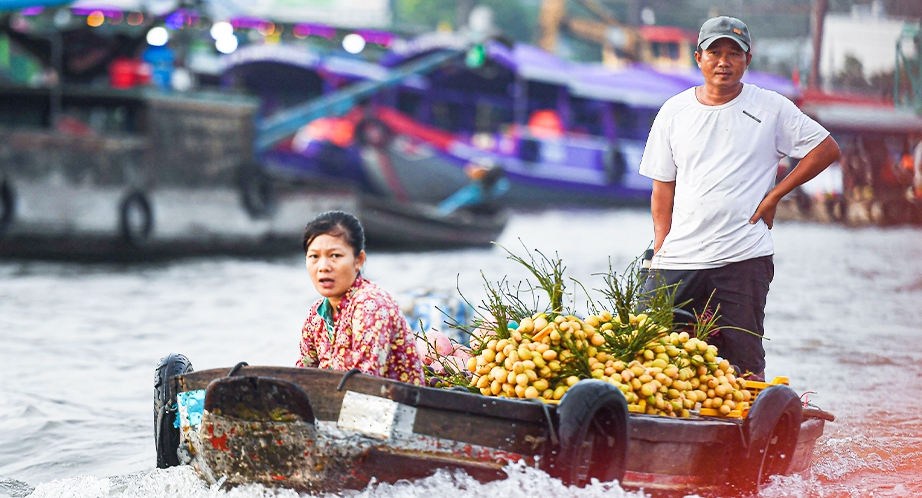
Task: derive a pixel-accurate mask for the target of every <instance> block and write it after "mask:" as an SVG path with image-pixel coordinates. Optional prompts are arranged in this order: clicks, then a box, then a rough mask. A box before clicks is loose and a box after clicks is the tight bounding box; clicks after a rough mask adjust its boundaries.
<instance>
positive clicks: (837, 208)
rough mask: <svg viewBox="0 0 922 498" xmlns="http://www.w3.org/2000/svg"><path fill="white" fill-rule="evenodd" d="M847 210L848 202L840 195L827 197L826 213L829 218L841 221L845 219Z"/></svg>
mask: <svg viewBox="0 0 922 498" xmlns="http://www.w3.org/2000/svg"><path fill="white" fill-rule="evenodd" d="M847 212H848V203H847V202H846V201H845V198H843V197H842V196H835V197H829V198H827V199H826V214H827V215H828V216H829V219H830V220H832V221H835V222H841V221H842V220H844V219H845V214H846V213H847Z"/></svg>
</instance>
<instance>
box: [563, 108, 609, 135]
mask: <svg viewBox="0 0 922 498" xmlns="http://www.w3.org/2000/svg"><path fill="white" fill-rule="evenodd" d="M571 105H572V112H573V114H572V122H571V123H572V124H571V126H570V131H571V132H573V133H580V134H583V135H594V136H604V135H605V126H604V122H603V120H602V113H603V112H608V111H607V107H608V103H607V102H598V101H592V100H585V99H572V101H571Z"/></svg>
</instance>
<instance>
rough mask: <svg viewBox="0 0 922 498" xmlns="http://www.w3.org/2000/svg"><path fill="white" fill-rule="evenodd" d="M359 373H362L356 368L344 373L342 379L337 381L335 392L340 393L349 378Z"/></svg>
mask: <svg viewBox="0 0 922 498" xmlns="http://www.w3.org/2000/svg"><path fill="white" fill-rule="evenodd" d="M360 373H362V371H361V370H359V369H358V368H353V369H352V370H349V371H348V372H346V373H345V374H344V375H343V379H342V380H341V381H339V385H338V386H336V390H337V391H342V390H343V388H344V387H346V381H347V380H349V377H352V376H353V375H355V374H360Z"/></svg>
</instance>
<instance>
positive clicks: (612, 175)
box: [605, 145, 627, 185]
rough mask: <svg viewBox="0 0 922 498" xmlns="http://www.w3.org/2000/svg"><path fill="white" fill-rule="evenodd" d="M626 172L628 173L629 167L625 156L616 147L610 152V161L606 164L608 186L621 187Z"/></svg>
mask: <svg viewBox="0 0 922 498" xmlns="http://www.w3.org/2000/svg"><path fill="white" fill-rule="evenodd" d="M625 171H627V165H626V161H625V160H624V154H623V153H622V152H621V149H620V148H619V147H618V146H617V145H615V146H614V147H613V148H612V150H611V152H609V155H608V161H607V162H606V163H605V182H606V183H607V184H608V185H621V182H622V181H623V180H624V172H625Z"/></svg>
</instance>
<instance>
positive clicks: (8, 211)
mask: <svg viewBox="0 0 922 498" xmlns="http://www.w3.org/2000/svg"><path fill="white" fill-rule="evenodd" d="M15 209H16V194H15V191H14V190H13V185H12V182H10V180H9V179H7V178H2V177H0V235H3V232H5V231H6V229H7V228H9V226H10V225H11V224H12V223H13V215H14V214H15Z"/></svg>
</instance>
